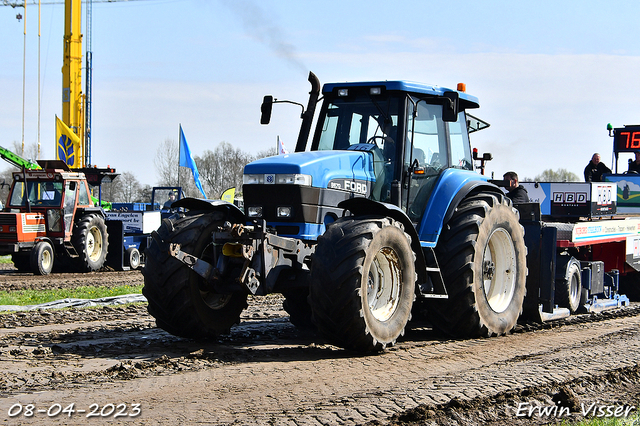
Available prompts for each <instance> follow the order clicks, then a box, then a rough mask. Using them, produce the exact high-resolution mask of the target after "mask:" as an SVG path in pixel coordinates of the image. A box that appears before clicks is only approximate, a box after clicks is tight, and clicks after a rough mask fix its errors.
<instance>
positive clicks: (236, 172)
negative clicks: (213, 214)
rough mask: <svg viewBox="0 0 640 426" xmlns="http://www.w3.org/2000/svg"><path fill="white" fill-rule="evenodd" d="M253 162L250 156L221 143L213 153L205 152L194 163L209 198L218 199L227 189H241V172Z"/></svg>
mask: <svg viewBox="0 0 640 426" xmlns="http://www.w3.org/2000/svg"><path fill="white" fill-rule="evenodd" d="M252 160H253V157H252V155H251V154H248V153H246V152H244V151H242V150H241V149H238V148H234V147H233V146H231V144H229V143H227V142H221V143H220V144H219V145H218V146H217V147H216V149H215V150H214V151H209V150H207V151H205V153H204V155H203V156H202V157H196V159H195V161H196V164H197V165H198V171H199V172H200V180H201V181H202V184H203V185H204V186H205V187H206V189H205V191H206V192H207V193H208V194H211V195H209V198H219V197H220V196H221V195H222V192H224V191H225V190H226V189H228V188H232V187H236V188H241V187H242V172H243V169H244V166H245V164H247V163H249V162H250V161H252Z"/></svg>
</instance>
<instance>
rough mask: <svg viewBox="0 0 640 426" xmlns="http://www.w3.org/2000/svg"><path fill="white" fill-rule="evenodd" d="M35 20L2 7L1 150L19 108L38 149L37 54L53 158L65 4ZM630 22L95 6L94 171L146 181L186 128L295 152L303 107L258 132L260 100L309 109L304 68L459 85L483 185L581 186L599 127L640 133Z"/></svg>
mask: <svg viewBox="0 0 640 426" xmlns="http://www.w3.org/2000/svg"><path fill="white" fill-rule="evenodd" d="M6 1H7V0H3V2H2V3H0V4H3V3H5V2H6ZM15 1H19V0H14V1H13V2H15ZM31 1H32V0H29V4H30V3H31ZM43 1H51V0H43ZM10 2H11V1H10ZM41 11H42V12H41V20H40V22H41V32H40V34H41V35H40V37H38V7H37V5H35V6H32V5H29V6H27V13H26V15H27V18H26V19H27V21H26V22H27V35H26V37H25V35H24V20H23V21H18V20H17V19H16V14H17V13H21V14H23V15H24V9H22V8H12V7H9V6H0V37H1V40H2V43H1V44H0V64H1V66H0V93H1V102H0V146H4V147H5V148H11V147H12V144H13V142H14V141H15V142H21V141H22V128H23V124H22V123H23V108H24V140H25V143H26V144H30V143H34V142H37V140H38V102H37V100H38V45H40V56H39V57H40V86H41V89H40V99H41V104H40V105H41V106H40V136H39V138H40V142H41V147H42V148H41V150H42V151H41V152H42V154H41V158H46V159H49V158H54V155H55V153H54V146H55V115H56V114H57V115H58V116H61V114H62V99H61V98H62V96H61V92H62V90H61V89H62V73H61V68H62V59H63V58H62V48H63V46H62V40H63V33H64V5H62V4H58V5H43V6H42V9H41ZM638 17H640V2H638V1H636V0H629V1H616V0H608V1H595V0H582V1H569V0H567V1H558V0H555V1H547V0H538V1H535V2H532V1H491V0H488V1H483V2H479V1H468V0H458V1H449V2H443V1H429V0H406V1H403V2H388V1H384V2H383V1H376V0H369V1H361V0H351V1H336V0H322V1H315V0H307V1H293V0H291V1H290V0H280V1H275V0H261V1H257V0H255V1H252V0H135V1H133V0H130V1H116V2H105V3H97V2H94V4H93V14H92V25H91V47H92V49H91V50H92V52H93V86H92V87H93V96H92V105H93V115H92V163H93V164H95V165H97V166H98V167H106V166H107V165H109V166H111V167H115V168H116V170H117V171H118V172H120V173H122V172H131V173H133V174H134V175H136V177H137V178H138V180H139V181H140V182H141V183H143V184H149V185H155V184H157V183H158V176H157V175H156V172H155V167H154V158H155V156H156V153H157V151H158V148H159V146H160V144H161V143H162V142H163V141H165V140H167V139H171V140H174V141H175V142H176V143H177V140H178V129H179V125H180V124H181V125H182V128H183V130H184V133H185V136H186V139H187V142H188V144H189V146H190V148H191V152H192V153H193V155H194V156H195V155H203V154H204V152H205V151H206V150H211V151H213V150H214V149H215V147H216V146H217V145H218V144H219V143H221V142H223V141H224V142H227V143H230V144H231V145H233V146H234V147H236V148H240V149H242V150H244V151H247V152H253V153H255V152H257V151H261V150H265V149H269V148H273V147H275V146H276V140H277V137H278V136H279V137H280V138H281V140H283V142H284V144H285V146H287V148H289V149H290V150H293V148H294V145H295V141H296V139H297V134H298V129H299V125H300V108H299V107H297V106H295V105H288V104H278V105H274V112H273V116H272V121H271V124H269V125H267V126H264V125H260V104H261V102H262V98H263V96H264V95H267V94H269V95H273V96H274V97H276V98H278V99H288V100H293V101H297V102H300V103H302V104H305V105H306V103H307V99H308V92H309V89H310V86H309V83H308V81H307V77H308V73H309V71H312V72H313V73H314V74H316V75H317V76H318V78H319V79H320V82H321V83H323V84H324V83H329V82H340V81H369V80H410V81H417V82H422V83H428V84H435V85H439V86H444V87H449V88H455V87H456V84H457V83H459V82H464V83H466V86H467V92H468V93H469V94H471V95H474V96H477V97H478V98H479V100H480V109H478V110H473V111H472V114H474V115H476V116H478V117H479V118H481V119H483V120H485V121H487V122H489V123H490V124H491V126H490V127H489V128H488V129H485V130H482V131H480V132H476V133H474V134H472V135H471V143H472V146H473V147H476V148H477V149H478V151H479V152H480V153H483V152H490V153H491V154H492V155H493V160H492V161H491V162H489V163H488V164H487V174H491V173H495V177H496V178H498V177H501V176H502V174H503V173H504V172H506V171H509V170H514V171H516V172H517V173H518V175H519V176H520V178H521V180H523V178H526V177H529V178H533V177H534V176H535V175H537V174H540V173H542V171H543V170H545V169H553V170H557V169H559V168H565V169H567V170H569V171H571V172H573V173H575V174H577V175H578V176H580V177H581V176H582V173H583V169H584V167H585V166H586V165H587V163H588V162H589V160H590V158H591V156H592V154H593V153H594V152H599V153H601V154H602V159H603V161H604V162H605V163H606V164H607V165H609V166H612V155H611V152H612V139H611V138H609V136H608V133H607V130H606V126H607V123H611V124H612V125H613V126H614V127H622V126H623V125H630V124H640V102H638V97H639V96H640V43H639V42H638V41H639V40H640V26H639V25H638V24H637V22H638ZM85 18H86V16H85V14H84V5H83V20H85ZM83 33H84V34H86V27H85V22H83ZM84 41H85V43H86V41H87V40H86V37H85V40H84ZM83 49H84V47H83ZM25 52H26V54H25ZM23 58H24V63H25V70H26V71H25V77H24V80H25V84H24V92H23ZM23 93H24V94H23ZM23 96H24V99H25V102H24V103H23ZM623 160H624V163H625V164H623V162H622V161H621V162H620V163H619V167H620V169H621V170H626V158H625V159H623ZM177 161H178V159H176V164H177ZM3 167H4V166H3V165H0V170H1V169H3ZM7 168H9V165H8V164H7Z"/></svg>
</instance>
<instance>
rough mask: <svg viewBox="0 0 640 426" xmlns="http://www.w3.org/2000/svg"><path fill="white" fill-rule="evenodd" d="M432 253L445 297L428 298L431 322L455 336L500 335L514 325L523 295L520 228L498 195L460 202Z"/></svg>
mask: <svg viewBox="0 0 640 426" xmlns="http://www.w3.org/2000/svg"><path fill="white" fill-rule="evenodd" d="M436 254H437V256H438V259H439V261H440V269H441V271H442V275H443V279H444V283H445V286H446V288H447V292H448V299H428V301H427V307H428V312H429V318H430V320H431V323H432V324H433V325H434V326H435V327H436V328H438V329H440V330H441V331H443V332H445V333H447V334H449V335H452V336H454V337H491V336H499V335H504V334H507V333H509V332H511V330H513V328H514V327H515V326H516V324H517V321H518V317H519V316H520V314H521V313H522V305H523V300H524V296H525V293H526V276H527V267H526V247H525V245H524V230H523V228H522V226H521V225H520V223H519V221H518V212H517V211H516V210H515V209H514V208H513V207H512V206H511V201H509V200H508V199H507V198H506V197H504V196H502V195H500V194H478V195H473V196H470V197H468V198H466V199H465V200H463V201H462V202H461V203H460V205H459V206H458V207H457V209H456V211H455V213H454V214H453V216H452V217H451V219H450V220H449V222H448V223H447V224H446V226H445V227H444V228H443V230H442V234H441V235H440V238H439V241H438V245H437V247H436Z"/></svg>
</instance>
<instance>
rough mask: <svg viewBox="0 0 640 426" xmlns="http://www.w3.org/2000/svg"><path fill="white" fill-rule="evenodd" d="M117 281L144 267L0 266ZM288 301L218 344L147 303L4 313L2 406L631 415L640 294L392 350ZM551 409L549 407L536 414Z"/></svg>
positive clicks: (549, 418) (170, 414)
mask: <svg viewBox="0 0 640 426" xmlns="http://www.w3.org/2000/svg"><path fill="white" fill-rule="evenodd" d="M116 283H117V284H116ZM123 284H129V285H139V284H142V275H141V273H140V272H137V271H130V272H109V271H107V272H101V273H95V274H52V275H50V276H48V277H44V278H43V277H34V276H32V275H30V274H19V273H17V272H16V271H13V270H10V269H5V270H3V271H0V289H2V290H10V291H11V290H17V289H21V288H51V287H52V286H56V287H73V286H79V285H123ZM282 301H283V300H282V297H280V296H278V295H272V296H269V297H256V298H250V301H249V308H248V309H247V310H246V311H245V312H244V313H243V315H242V318H241V323H240V324H239V325H237V326H236V327H234V328H233V329H232V330H231V333H230V334H229V335H225V336H221V337H220V338H218V339H216V340H215V341H193V340H187V339H181V338H177V337H175V336H172V335H170V334H168V333H166V332H164V331H162V330H160V329H158V328H156V327H155V323H154V320H153V318H152V317H150V316H149V315H148V314H147V312H146V306H145V304H134V305H128V306H118V307H106V308H89V309H65V310H56V311H53V310H52V311H33V312H20V313H7V314H0V418H1V419H2V421H3V422H4V423H3V424H28V425H32V424H86V423H88V422H90V419H89V418H88V417H102V421H106V422H108V423H109V424H149V425H151V424H221V425H222V424H224V425H227V424H229V425H230V424H237V425H240V424H242V425H244V424H249V425H251V424H257V425H393V426H395V425H411V426H415V425H484V424H490V425H504V424H517V425H518V424H521V425H537V424H555V423H560V422H562V421H565V422H569V423H573V422H576V421H577V420H579V419H581V418H584V417H594V416H597V415H598V414H601V413H602V414H603V415H606V414H607V407H613V408H611V409H610V411H611V412H612V414H615V410H618V413H621V414H624V412H625V410H626V409H627V408H630V407H637V406H638V405H639V404H640V369H639V367H638V365H639V363H640V333H639V329H640V306H638V305H635V304H634V305H632V306H631V307H629V308H625V309H623V310H617V311H612V312H607V313H602V314H590V315H583V316H578V317H574V318H571V319H570V320H565V321H558V322H555V323H552V324H545V325H543V326H539V325H536V324H532V323H530V324H523V325H520V326H519V327H518V328H517V330H516V333H514V334H512V335H510V336H505V337H500V338H492V339H470V340H450V339H447V338H445V337H443V336H441V335H439V334H438V333H435V332H434V331H433V330H431V328H430V327H429V325H428V324H415V325H414V326H413V328H412V329H410V330H408V332H407V333H406V335H405V336H404V337H403V338H402V339H401V340H400V341H399V342H398V344H397V345H396V346H395V347H393V348H390V349H389V350H387V351H385V352H384V353H381V354H377V355H362V354H358V353H353V352H349V351H345V350H343V349H340V348H337V347H335V346H332V345H329V344H327V343H326V342H324V341H323V340H322V339H320V338H319V337H317V336H315V335H313V334H311V333H304V332H300V331H298V330H297V329H296V328H295V327H293V326H292V325H291V324H290V323H289V321H288V317H287V314H286V313H285V312H284V311H283V310H282ZM70 407H71V408H70ZM535 407H537V408H535ZM590 408H593V410H595V411H588V410H587V409H590ZM599 408H601V409H602V412H601V413H600V412H599V411H597V410H598V409H599ZM543 409H546V411H547V412H548V413H550V414H551V415H540V413H541V411H542V410H543ZM63 410H64V412H63ZM82 410H84V412H82ZM531 410H532V411H531ZM554 410H555V411H554ZM585 411H588V412H586V413H585ZM633 412H635V410H633V409H630V411H628V413H633ZM528 414H530V415H528ZM585 414H586V416H585Z"/></svg>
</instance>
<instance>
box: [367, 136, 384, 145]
mask: <svg viewBox="0 0 640 426" xmlns="http://www.w3.org/2000/svg"><path fill="white" fill-rule="evenodd" d="M376 139H380V140H381V141H382V144H384V141H385V139H386V136H371V137H370V138H369V139H368V140H367V143H370V144H374V145H375V146H377V147H379V146H378V144H377V143H376Z"/></svg>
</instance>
